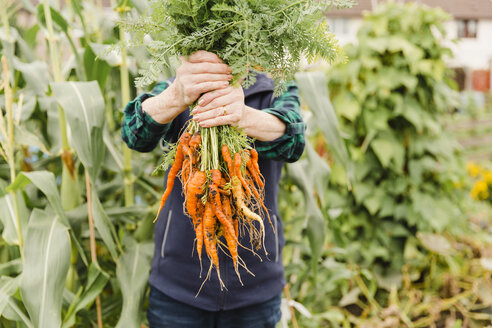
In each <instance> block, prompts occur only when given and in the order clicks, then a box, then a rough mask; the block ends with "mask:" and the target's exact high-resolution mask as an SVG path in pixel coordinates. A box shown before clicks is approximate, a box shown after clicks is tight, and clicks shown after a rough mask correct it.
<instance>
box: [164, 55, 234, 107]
mask: <svg viewBox="0 0 492 328" xmlns="http://www.w3.org/2000/svg"><path fill="white" fill-rule="evenodd" d="M180 59H181V66H180V67H179V68H178V69H177V71H176V79H175V80H174V82H173V83H172V85H171V87H172V88H173V91H174V92H173V93H174V96H175V97H176V101H177V103H178V104H179V106H180V107H181V108H182V110H185V109H186V108H188V107H189V106H190V105H191V104H192V103H193V102H194V101H195V100H196V99H197V98H198V97H200V95H201V94H204V93H207V92H209V91H212V90H221V89H224V88H226V87H228V86H229V81H230V80H231V79H232V75H231V69H230V67H229V66H228V65H226V64H224V63H223V62H222V60H221V59H220V58H219V57H218V56H217V55H215V54H213V53H211V52H207V51H203V50H200V51H197V52H195V53H194V54H192V55H190V56H189V58H188V59H186V58H185V57H180Z"/></svg>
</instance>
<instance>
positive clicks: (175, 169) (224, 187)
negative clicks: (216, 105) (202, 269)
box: [156, 121, 271, 288]
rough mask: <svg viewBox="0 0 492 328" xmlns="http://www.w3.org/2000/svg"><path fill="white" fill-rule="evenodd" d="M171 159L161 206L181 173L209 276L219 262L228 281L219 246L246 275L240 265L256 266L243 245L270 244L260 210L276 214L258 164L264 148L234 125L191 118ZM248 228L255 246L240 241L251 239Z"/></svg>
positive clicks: (187, 209) (252, 248)
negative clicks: (204, 124)
mask: <svg viewBox="0 0 492 328" xmlns="http://www.w3.org/2000/svg"><path fill="white" fill-rule="evenodd" d="M238 136H239V137H238ZM171 162H172V166H171V168H170V170H169V173H168V178H167V186H166V190H165V191H164V194H163V195H162V198H161V202H160V207H159V212H160V211H161V210H162V208H163V207H164V205H165V203H166V200H167V198H168V196H169V195H170V194H171V190H172V188H173V186H174V181H175V178H176V177H179V179H180V180H181V183H182V185H183V191H184V196H185V204H184V208H185V212H186V213H187V215H188V216H189V217H190V218H191V220H192V223H193V227H194V230H195V235H196V251H197V253H198V258H199V260H200V265H201V263H202V251H203V246H204V245H205V253H206V254H207V256H208V258H209V260H210V268H209V270H208V274H207V278H208V277H209V275H210V272H211V271H212V268H213V267H215V268H216V271H217V275H218V278H219V281H220V284H221V288H222V287H225V286H224V284H223V282H222V280H221V278H220V270H219V256H218V250H219V249H222V251H224V252H225V249H227V250H228V253H229V254H228V255H229V256H230V257H231V258H232V261H233V264H234V269H235V271H236V274H237V276H238V278H239V280H240V281H241V276H240V274H239V266H242V267H243V268H244V269H245V270H246V271H247V272H249V273H251V272H250V271H249V270H248V269H247V267H246V264H245V263H244V262H243V261H242V260H241V258H240V257H239V256H238V247H243V248H245V249H248V250H250V251H252V252H253V253H254V252H255V250H258V249H260V248H261V247H262V245H263V248H264V238H265V226H264V223H263V219H262V218H261V216H260V215H258V214H257V213H255V211H257V212H258V213H262V212H264V213H266V215H267V216H268V219H269V220H270V217H269V215H268V211H267V210H266V207H265V205H264V203H263V195H264V179H263V176H262V175H261V173H260V169H259V166H258V153H257V152H256V150H255V149H254V148H251V146H250V142H249V140H248V138H247V136H246V135H245V133H244V132H241V131H239V130H237V129H235V128H233V127H231V126H219V127H213V128H200V127H199V126H198V125H197V124H196V123H195V122H193V121H191V123H189V124H188V126H187V128H186V130H185V132H183V133H182V135H181V136H180V138H179V140H178V142H177V143H176V144H174V145H173V147H172V151H170V152H169V153H168V154H167V155H166V157H165V160H164V163H163V165H164V166H168V165H170V163H171ZM159 212H158V214H157V217H156V220H157V218H158V216H159ZM270 223H271V222H270ZM244 234H247V235H248V236H249V241H250V245H249V246H250V247H247V246H245V245H241V244H240V243H239V240H240V239H241V240H245V239H242V238H240V237H242V236H243V235H244ZM221 237H224V238H223V239H225V243H224V242H223V239H221ZM265 252H266V251H265ZM226 254H227V252H226ZM251 274H252V273H251ZM205 281H206V280H205ZM205 281H204V282H205Z"/></svg>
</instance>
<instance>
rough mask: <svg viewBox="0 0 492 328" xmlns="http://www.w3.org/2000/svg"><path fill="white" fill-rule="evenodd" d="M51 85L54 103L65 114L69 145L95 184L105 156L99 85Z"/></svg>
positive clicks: (102, 100) (101, 101)
mask: <svg viewBox="0 0 492 328" xmlns="http://www.w3.org/2000/svg"><path fill="white" fill-rule="evenodd" d="M50 85H51V89H52V90H53V94H54V95H55V98H56V101H57V102H58V103H59V104H60V106H61V107H62V108H63V109H64V110H65V114H66V116H67V122H68V125H69V126H70V129H71V144H72V146H73V148H74V149H75V150H76V151H77V154H78V156H79V158H80V161H81V162H82V164H83V165H84V167H85V168H86V169H87V171H88V173H89V176H90V178H91V181H92V182H93V183H94V182H95V181H96V177H97V174H98V172H99V168H100V167H101V164H102V162H103V159H104V153H105V145H104V142H103V127H104V122H105V116H104V99H103V97H102V94H101V90H100V89H99V85H98V84H97V82H95V81H92V82H58V83H51V84H50Z"/></svg>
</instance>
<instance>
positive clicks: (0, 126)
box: [0, 56, 24, 261]
mask: <svg viewBox="0 0 492 328" xmlns="http://www.w3.org/2000/svg"><path fill="white" fill-rule="evenodd" d="M2 69H3V88H4V93H5V112H6V115H7V122H5V118H4V116H3V112H2V110H1V109H0V136H1V138H0V155H2V156H3V157H4V158H5V161H6V162H7V163H8V166H9V169H10V182H11V183H12V182H14V180H15V175H16V174H15V157H14V153H15V136H14V117H13V113H12V112H13V108H12V104H13V94H12V89H11V87H10V82H9V67H8V62H7V58H6V57H5V56H2ZM19 110H20V108H19ZM5 123H6V124H5ZM10 193H11V194H12V199H13V202H14V213H15V220H16V226H17V238H18V239H19V252H20V255H21V259H22V261H24V250H23V244H24V242H23V238H22V228H21V222H20V216H19V205H18V203H17V192H16V191H15V190H12V191H10Z"/></svg>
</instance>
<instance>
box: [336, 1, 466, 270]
mask: <svg viewBox="0 0 492 328" xmlns="http://www.w3.org/2000/svg"><path fill="white" fill-rule="evenodd" d="M447 19H448V16H447V14H445V13H444V12H443V11H442V10H440V9H429V8H426V7H422V6H419V5H416V4H409V5H406V6H400V5H397V4H388V5H386V6H382V7H379V9H377V10H376V11H375V12H374V13H372V14H369V15H367V16H366V17H365V21H364V23H363V25H362V27H361V29H360V31H359V33H358V41H359V44H358V45H357V46H350V47H348V48H347V55H348V63H347V64H342V65H339V66H337V67H335V69H333V70H332V71H331V72H330V73H329V89H330V91H331V98H332V101H333V104H334V106H335V109H336V111H337V113H338V115H339V117H340V120H341V122H340V123H341V126H342V127H341V129H342V131H343V132H344V133H345V134H346V135H347V143H348V148H349V153H350V154H351V157H352V159H353V162H354V166H355V170H354V172H355V175H354V181H353V189H352V190H350V191H345V190H347V188H346V185H345V183H344V181H343V180H341V179H337V176H340V175H337V174H334V176H333V179H332V187H333V190H331V191H330V192H329V194H328V197H329V199H330V200H329V203H330V204H331V205H330V207H331V208H332V209H335V208H338V209H340V211H339V212H336V211H331V213H335V214H336V215H333V216H332V220H330V221H329V222H330V223H329V227H330V230H331V233H332V234H333V240H334V241H335V243H336V245H338V246H341V247H343V248H345V249H347V250H348V252H349V254H350V260H351V261H354V262H357V263H362V264H364V265H373V264H381V267H380V269H381V270H383V268H384V271H386V272H389V271H397V272H400V270H401V267H402V265H403V263H404V255H405V249H406V247H407V246H408V244H407V242H408V241H409V240H411V239H413V236H415V235H416V233H417V232H418V231H421V232H431V231H432V232H442V231H444V230H446V231H454V232H458V231H460V229H461V228H462V227H463V224H464V223H465V222H466V221H465V216H464V215H463V213H462V209H461V207H460V199H461V196H462V193H461V191H460V190H457V189H456V188H455V183H456V182H457V181H460V180H461V179H463V172H464V171H463V163H462V161H461V159H460V157H459V154H458V150H457V147H456V143H455V142H454V141H453V139H452V138H451V137H450V136H449V135H448V134H447V133H446V131H445V130H444V129H443V126H442V124H441V122H440V121H441V117H442V114H443V113H445V112H446V111H449V110H452V109H453V107H454V106H455V105H456V104H457V103H456V99H457V95H456V93H455V91H453V89H452V88H451V86H450V84H451V80H450V71H449V70H448V69H447V68H446V64H445V61H444V59H445V57H446V56H448V55H450V50H449V49H448V48H446V47H445V46H444V45H443V44H442V43H443V42H442V41H443V38H444V37H445V35H444V28H443V23H444V22H445V21H446V20H447ZM340 170H341V168H340V167H335V168H334V171H335V172H336V171H340Z"/></svg>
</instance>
